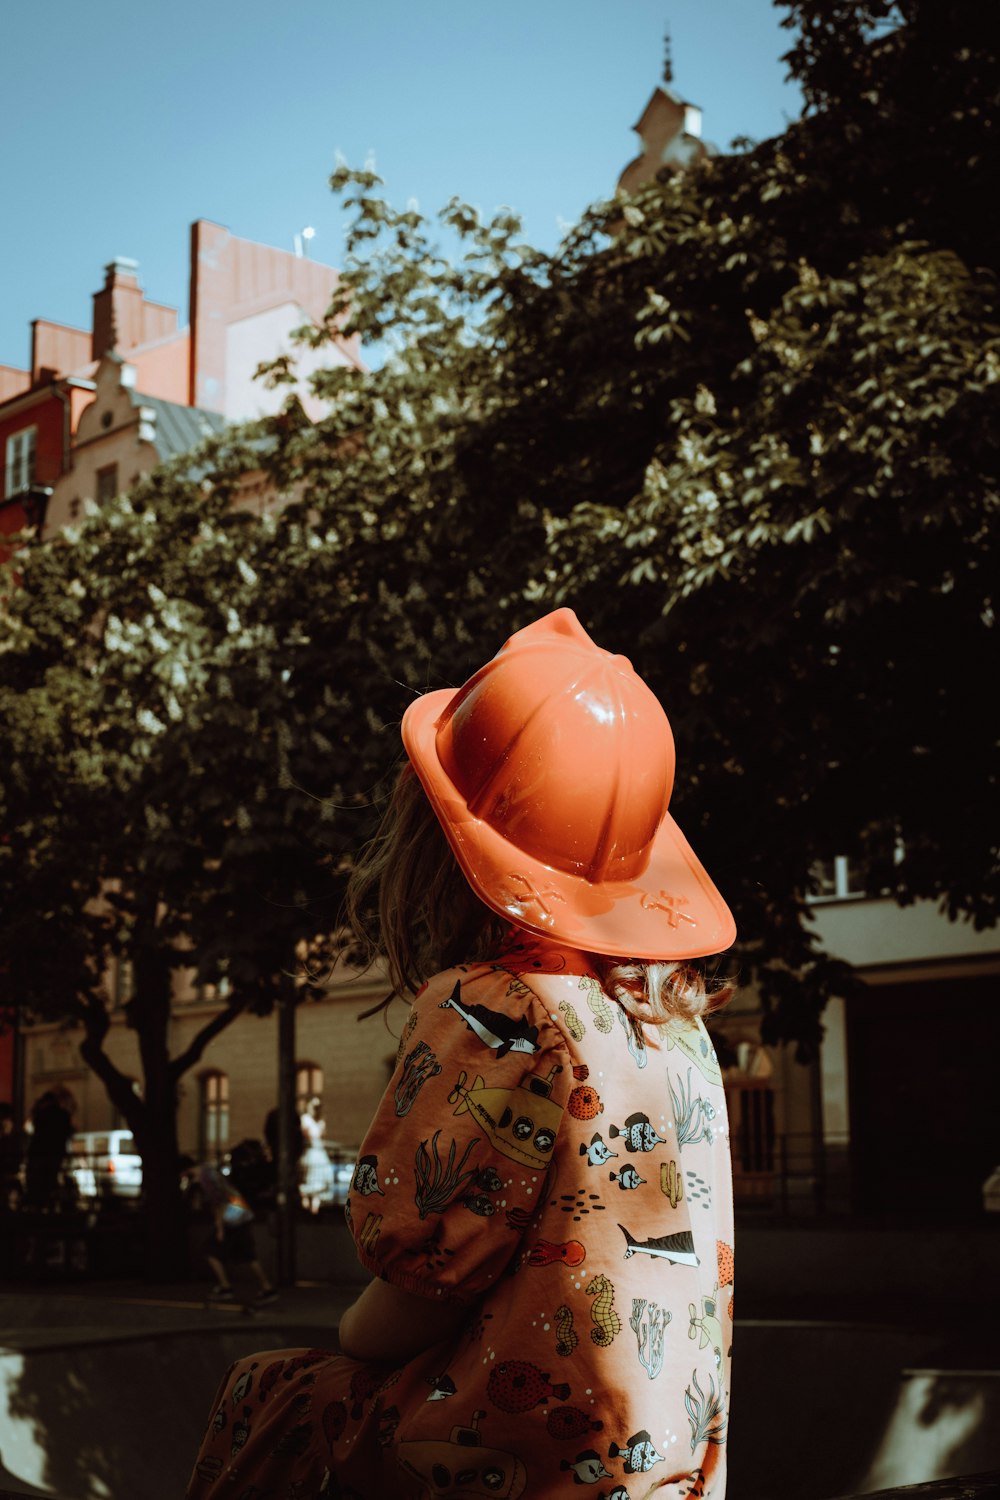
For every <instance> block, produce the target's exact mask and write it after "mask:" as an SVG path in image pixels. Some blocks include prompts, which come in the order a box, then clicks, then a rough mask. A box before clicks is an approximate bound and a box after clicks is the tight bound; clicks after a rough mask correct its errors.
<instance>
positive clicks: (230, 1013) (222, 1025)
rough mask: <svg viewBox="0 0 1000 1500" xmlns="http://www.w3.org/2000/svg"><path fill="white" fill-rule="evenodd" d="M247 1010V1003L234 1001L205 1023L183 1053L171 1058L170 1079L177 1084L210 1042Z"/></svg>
mask: <svg viewBox="0 0 1000 1500" xmlns="http://www.w3.org/2000/svg"><path fill="white" fill-rule="evenodd" d="M245 1009H246V1002H245V1001H243V1000H234V1001H233V1003H232V1004H231V1005H227V1006H226V1008H225V1010H220V1011H219V1013H218V1015H216V1016H213V1017H212V1019H211V1020H210V1021H207V1022H206V1023H205V1025H204V1026H203V1027H202V1028H201V1030H200V1031H199V1032H198V1034H197V1036H195V1037H194V1038H193V1040H192V1041H191V1042H190V1043H189V1044H188V1046H187V1047H185V1049H184V1051H183V1052H181V1053H179V1054H178V1055H177V1057H173V1058H171V1060H170V1069H169V1071H170V1077H171V1078H172V1079H173V1081H174V1082H175V1083H176V1082H177V1080H178V1078H180V1076H181V1074H182V1073H186V1072H187V1070H188V1068H192V1067H194V1065H195V1063H196V1062H197V1061H198V1060H199V1058H200V1057H201V1055H202V1053H203V1052H204V1050H205V1048H206V1047H207V1046H208V1044H209V1042H210V1041H212V1040H213V1039H214V1038H215V1037H217V1036H218V1035H219V1032H220V1031H225V1029H226V1027H227V1026H228V1025H230V1023H231V1022H233V1021H235V1020H236V1017H237V1016H241V1015H242V1014H243V1012H244V1010H245Z"/></svg>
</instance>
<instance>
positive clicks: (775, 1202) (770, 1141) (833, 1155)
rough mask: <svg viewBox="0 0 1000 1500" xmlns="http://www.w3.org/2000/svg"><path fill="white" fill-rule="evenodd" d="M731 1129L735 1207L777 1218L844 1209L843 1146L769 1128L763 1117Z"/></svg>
mask: <svg viewBox="0 0 1000 1500" xmlns="http://www.w3.org/2000/svg"><path fill="white" fill-rule="evenodd" d="M752 1123H753V1124H755V1125H756V1126H757V1128H755V1129H751V1130H749V1131H744V1130H741V1129H739V1128H734V1129H733V1134H732V1157H733V1196H734V1199H735V1202H736V1208H737V1211H739V1212H740V1213H741V1214H742V1215H744V1216H751V1215H753V1214H755V1213H761V1214H771V1215H778V1216H779V1217H781V1218H793V1217H811V1218H815V1217H821V1216H824V1215H827V1214H847V1213H849V1212H850V1209H851V1192H850V1172H849V1167H848V1159H847V1148H846V1147H845V1146H832V1145H825V1144H824V1143H822V1142H817V1140H816V1138H815V1136H813V1135H811V1134H810V1133H808V1132H801V1133H799V1134H788V1135H778V1134H773V1135H772V1134H770V1133H769V1132H768V1131H767V1129H766V1122H752Z"/></svg>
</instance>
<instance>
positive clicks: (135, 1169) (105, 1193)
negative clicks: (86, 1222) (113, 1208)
mask: <svg viewBox="0 0 1000 1500" xmlns="http://www.w3.org/2000/svg"><path fill="white" fill-rule="evenodd" d="M67 1149H68V1153H69V1158H70V1161H69V1171H70V1175H71V1176H72V1178H73V1181H74V1182H75V1183H76V1186H77V1191H78V1192H79V1194H80V1197H81V1198H86V1199H90V1200H96V1199H102V1198H138V1196H139V1194H140V1192H141V1191H142V1157H141V1156H140V1155H139V1154H138V1152H137V1151H136V1149H135V1139H134V1137H133V1135H132V1132H131V1130H80V1131H77V1133H76V1135H74V1136H73V1137H72V1138H71V1140H70V1143H69V1147H68V1148H67Z"/></svg>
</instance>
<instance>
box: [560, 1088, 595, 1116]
mask: <svg viewBox="0 0 1000 1500" xmlns="http://www.w3.org/2000/svg"><path fill="white" fill-rule="evenodd" d="M566 1109H567V1112H568V1113H569V1114H571V1115H572V1116H573V1118H574V1120H596V1119H597V1116H598V1115H601V1114H603V1113H604V1105H603V1104H602V1103H601V1096H600V1094H599V1093H598V1092H597V1090H596V1089H595V1088H594V1086H593V1084H591V1083H578V1084H577V1086H576V1088H575V1089H573V1090H572V1091H571V1093H570V1096H569V1098H568V1099H567V1101H566Z"/></svg>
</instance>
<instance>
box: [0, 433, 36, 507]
mask: <svg viewBox="0 0 1000 1500" xmlns="http://www.w3.org/2000/svg"><path fill="white" fill-rule="evenodd" d="M37 445H38V428H37V427H24V428H22V429H21V431H20V432H14V433H11V435H10V437H9V438H8V439H7V476H6V478H7V483H6V488H5V490H4V494H5V495H6V496H7V497H8V499H9V498H10V496H11V495H17V494H20V492H21V491H22V490H28V489H30V488H31V486H32V485H33V484H34V482H35V451H36V448H37Z"/></svg>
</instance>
